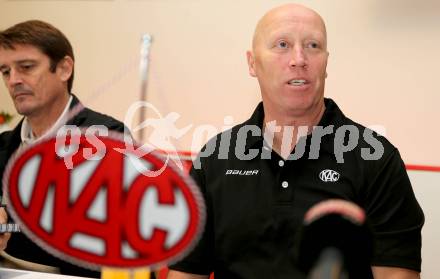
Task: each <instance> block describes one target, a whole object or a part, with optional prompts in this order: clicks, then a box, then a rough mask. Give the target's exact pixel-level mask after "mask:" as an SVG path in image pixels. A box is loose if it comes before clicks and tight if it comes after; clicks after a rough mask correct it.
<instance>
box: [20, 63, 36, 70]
mask: <svg viewBox="0 0 440 279" xmlns="http://www.w3.org/2000/svg"><path fill="white" fill-rule="evenodd" d="M33 67H34V64H24V65H21V68H22V69H23V70H30V69H32V68H33Z"/></svg>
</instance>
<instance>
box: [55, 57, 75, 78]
mask: <svg viewBox="0 0 440 279" xmlns="http://www.w3.org/2000/svg"><path fill="white" fill-rule="evenodd" d="M73 65H74V62H73V59H72V57H70V56H65V57H64V58H63V59H61V60H60V62H58V65H57V71H56V72H57V75H58V76H59V77H60V79H61V80H62V81H63V82H67V81H68V80H69V78H70V77H71V76H72V73H73Z"/></svg>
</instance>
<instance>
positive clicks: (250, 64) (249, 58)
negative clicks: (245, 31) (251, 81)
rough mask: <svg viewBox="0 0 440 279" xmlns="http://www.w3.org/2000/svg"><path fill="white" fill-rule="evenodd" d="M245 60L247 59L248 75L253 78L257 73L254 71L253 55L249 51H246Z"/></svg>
mask: <svg viewBox="0 0 440 279" xmlns="http://www.w3.org/2000/svg"><path fill="white" fill-rule="evenodd" d="M246 58H247V62H248V67H249V74H250V75H251V76H253V77H256V76H257V72H256V70H255V58H254V54H253V53H252V51H250V50H248V51H246Z"/></svg>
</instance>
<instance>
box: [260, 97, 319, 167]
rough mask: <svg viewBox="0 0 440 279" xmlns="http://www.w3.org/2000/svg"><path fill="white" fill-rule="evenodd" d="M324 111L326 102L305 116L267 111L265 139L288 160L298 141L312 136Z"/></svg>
mask: <svg viewBox="0 0 440 279" xmlns="http://www.w3.org/2000/svg"><path fill="white" fill-rule="evenodd" d="M324 111H325V105H324V102H322V104H319V105H318V106H316V108H314V109H313V110H311V111H309V112H307V113H304V114H289V113H288V112H287V113H286V112H278V111H277V112H273V111H268V112H266V110H265V112H264V113H265V116H264V124H263V125H264V133H265V138H266V140H269V141H271V142H272V149H273V150H274V151H275V152H276V153H278V154H279V155H280V156H281V157H283V158H285V159H286V158H287V157H288V156H289V155H290V153H291V152H292V150H293V149H294V148H295V146H296V143H297V142H298V140H299V139H300V138H301V137H303V136H306V135H307V134H310V133H311V132H312V130H313V127H314V126H316V125H318V123H319V121H320V120H321V118H322V116H323V114H324ZM271 138H272V139H271Z"/></svg>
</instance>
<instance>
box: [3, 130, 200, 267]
mask: <svg viewBox="0 0 440 279" xmlns="http://www.w3.org/2000/svg"><path fill="white" fill-rule="evenodd" d="M64 140H65V138H64ZM63 142H64V141H63ZM69 152H70V153H69ZM72 152H73V153H72ZM60 154H61V156H60ZM66 156H69V158H68V159H69V160H67V161H69V162H68V163H67V161H66V158H67V157H66ZM86 158H87V159H86ZM164 164H165V162H164V161H163V160H162V159H161V158H160V157H159V156H157V155H156V154H155V153H153V152H148V153H147V152H142V150H141V149H136V148H129V149H127V147H126V144H125V143H124V141H123V140H122V139H121V138H120V137H119V138H118V137H95V136H93V137H92V140H90V138H87V137H86V136H85V135H84V134H81V136H80V137H78V138H77V139H76V141H75V140H70V143H69V144H68V145H61V146H60V145H59V142H58V143H57V140H56V138H50V139H46V140H43V141H41V142H39V143H37V144H36V145H33V146H30V147H29V148H26V149H24V150H22V151H20V152H18V153H17V155H15V156H14V159H13V160H10V162H9V164H8V167H7V170H6V173H5V177H4V193H5V195H6V199H7V202H8V204H9V205H10V207H11V209H12V210H11V214H12V216H13V218H14V219H15V220H16V221H17V222H19V223H20V224H21V226H22V230H23V231H24V232H25V233H26V234H27V235H28V236H29V237H30V238H31V239H33V240H34V241H35V242H36V243H37V244H38V245H40V246H41V247H43V248H44V249H47V250H48V251H50V252H51V253H52V254H54V255H56V256H58V257H60V258H63V259H65V260H68V261H71V262H73V263H76V264H79V265H81V266H85V267H89V268H94V269H98V268H99V267H101V266H110V267H123V268H129V267H141V266H150V267H151V266H154V265H157V264H167V263H170V261H174V260H176V259H178V258H180V257H182V256H183V255H184V254H185V253H186V252H187V251H188V249H189V248H191V246H192V245H194V244H195V242H196V241H197V240H198V236H199V234H200V232H201V230H202V228H203V226H204V221H205V219H204V218H205V207H204V203H203V200H202V198H201V195H200V193H199V190H198V188H197V187H196V186H195V184H194V182H193V181H192V179H191V178H190V177H187V176H186V175H184V174H183V173H182V172H181V171H180V170H178V169H177V168H176V167H174V166H173V165H167V166H165V167H164ZM145 170H147V172H150V173H153V174H156V175H148V173H146V174H147V175H143V174H142V173H141V171H145ZM159 170H160V174H158V172H157V171H159ZM157 174H158V175H157Z"/></svg>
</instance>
